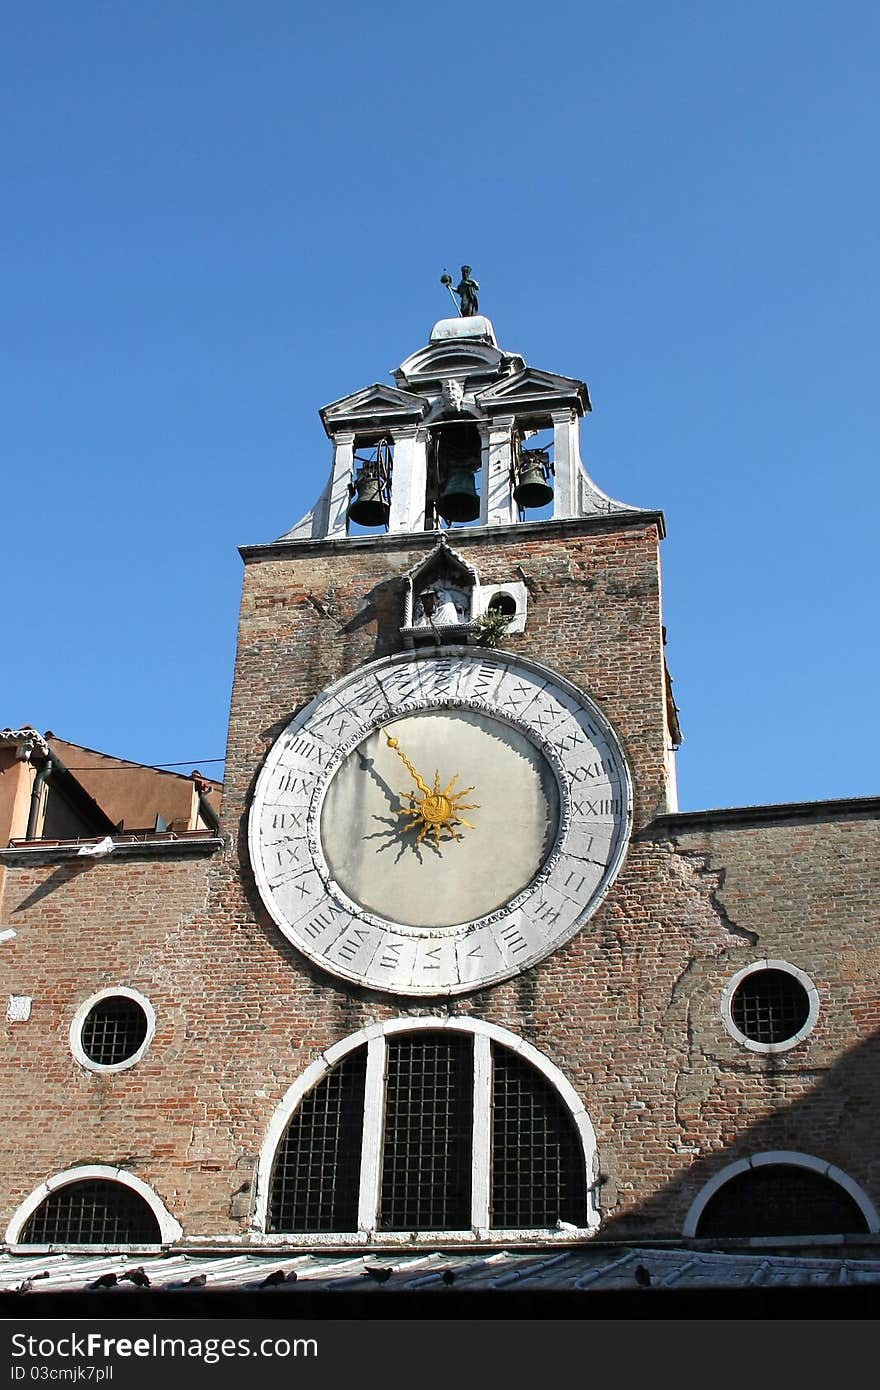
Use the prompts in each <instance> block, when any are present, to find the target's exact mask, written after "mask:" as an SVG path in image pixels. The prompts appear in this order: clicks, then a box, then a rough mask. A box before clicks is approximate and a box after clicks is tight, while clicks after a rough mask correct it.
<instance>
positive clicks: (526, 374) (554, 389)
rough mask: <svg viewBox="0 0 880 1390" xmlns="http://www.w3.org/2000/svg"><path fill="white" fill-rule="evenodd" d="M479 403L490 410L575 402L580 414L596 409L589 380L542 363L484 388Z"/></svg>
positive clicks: (570, 404) (520, 408) (529, 407)
mask: <svg viewBox="0 0 880 1390" xmlns="http://www.w3.org/2000/svg"><path fill="white" fill-rule="evenodd" d="M477 404H478V405H479V406H480V407H482V408H483V409H484V410H488V411H495V410H523V409H540V408H541V407H542V406H543V407H545V408H547V409H550V408H552V407H553V406H554V405H555V406H557V407H558V406H573V407H574V409H575V410H577V412H578V414H579V415H583V414H584V413H585V412H586V411H588V410H591V409H592V406H591V405H590V393H589V391H588V390H587V384H586V382H584V381H578V380H576V378H575V377H571V376H557V374H556V373H555V372H543V371H541V369H540V368H539V367H525V368H524V369H523V370H522V371H520V372H514V374H513V375H512V376H508V377H505V379H504V380H503V381H499V382H498V383H497V384H496V385H495V386H490V387H488V389H487V390H485V391H481V392H480V393H479V395H478V396H477Z"/></svg>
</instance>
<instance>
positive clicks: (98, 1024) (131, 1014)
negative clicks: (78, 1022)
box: [81, 994, 147, 1067]
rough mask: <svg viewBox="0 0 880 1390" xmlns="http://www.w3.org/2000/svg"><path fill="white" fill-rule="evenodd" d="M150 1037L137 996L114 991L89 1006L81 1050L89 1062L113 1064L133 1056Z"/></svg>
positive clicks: (105, 1065)
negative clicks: (128, 995)
mask: <svg viewBox="0 0 880 1390" xmlns="http://www.w3.org/2000/svg"><path fill="white" fill-rule="evenodd" d="M146 1036H147V1016H146V1014H145V1013H144V1011H143V1009H142V1008H141V1006H140V1004H139V1003H138V1002H137V1000H136V999H129V998H127V997H126V996H125V995H124V994H114V995H111V996H109V997H108V998H106V999H99V1000H98V1002H97V1004H95V1005H94V1006H93V1008H91V1009H89V1012H88V1013H87V1014H86V1017H85V1021H84V1022H83V1026H82V1033H81V1041H82V1049H83V1052H84V1053H85V1055H86V1056H87V1057H88V1059H89V1061H90V1062H95V1063H96V1064H98V1065H99V1066H102V1067H113V1066H116V1065H118V1063H119V1062H127V1061H128V1059H129V1057H133V1056H134V1055H135V1053H136V1052H137V1050H138V1048H139V1047H140V1046H141V1044H142V1043H143V1041H144V1038H145V1037H146Z"/></svg>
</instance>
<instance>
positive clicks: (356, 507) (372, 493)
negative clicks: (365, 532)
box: [348, 463, 391, 526]
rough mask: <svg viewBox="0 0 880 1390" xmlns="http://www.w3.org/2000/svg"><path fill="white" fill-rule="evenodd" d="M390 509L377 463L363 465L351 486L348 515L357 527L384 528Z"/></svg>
mask: <svg viewBox="0 0 880 1390" xmlns="http://www.w3.org/2000/svg"><path fill="white" fill-rule="evenodd" d="M390 511H391V508H390V506H389V504H388V498H387V495H386V491H385V488H384V487H383V484H382V478H381V477H380V475H379V465H378V464H377V463H365V464H363V465H362V466H361V467H360V468H359V469H358V471H357V476H356V477H355V480H354V483H353V484H352V500H351V502H350V503H349V505H348V515H349V517H350V519H351V520H352V521H356V522H357V524H358V526H386V525H387V524H388V517H389V514H390Z"/></svg>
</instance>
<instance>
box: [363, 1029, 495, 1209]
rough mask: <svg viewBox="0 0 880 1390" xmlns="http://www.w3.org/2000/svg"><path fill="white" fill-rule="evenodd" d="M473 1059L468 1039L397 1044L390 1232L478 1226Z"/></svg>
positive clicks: (389, 1105) (390, 1104) (391, 1100)
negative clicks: (473, 1197)
mask: <svg viewBox="0 0 880 1390" xmlns="http://www.w3.org/2000/svg"><path fill="white" fill-rule="evenodd" d="M473 1058H474V1049H473V1040H472V1039H471V1038H468V1037H450V1036H445V1035H443V1034H439V1033H428V1034H421V1035H419V1036H418V1037H401V1038H394V1039H392V1040H389V1043H388V1056H387V1068H386V1083H385V1133H384V1145H383V1159H382V1197H381V1204H380V1219H379V1224H380V1226H381V1227H382V1229H384V1230H387V1231H401V1230H404V1231H443V1230H446V1231H454V1230H465V1229H468V1228H469V1227H470V1224H471V1181H472V1175H471V1166H472V1151H473V1138H472V1130H473V1093H474V1061H473Z"/></svg>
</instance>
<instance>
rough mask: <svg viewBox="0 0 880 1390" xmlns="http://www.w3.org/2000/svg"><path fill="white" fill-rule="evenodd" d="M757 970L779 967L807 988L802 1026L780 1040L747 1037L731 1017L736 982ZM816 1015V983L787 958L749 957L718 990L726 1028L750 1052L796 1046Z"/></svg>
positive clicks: (785, 1049)
mask: <svg viewBox="0 0 880 1390" xmlns="http://www.w3.org/2000/svg"><path fill="white" fill-rule="evenodd" d="M759 970H781V971H782V972H783V973H784V974H786V975H792V976H794V978H795V979H796V980H797V981H798V983H799V984H800V985H802V987H803V989H804V990H805V992H806V995H807V1000H808V1013H807V1017H806V1021H805V1022H804V1024H803V1026H802V1027H801V1028H799V1029H798V1031H797V1032H796V1033H794V1034H792V1036H791V1037H790V1038H786V1039H785V1040H784V1041H783V1042H778V1043H762V1042H756V1041H755V1039H754V1038H748V1037H746V1035H745V1033H743V1032H741V1031H740V1029H739V1028H737V1026H736V1024H735V1023H734V1021H733V1014H732V1012H731V1009H732V1005H733V996H734V995H735V993H736V991H737V990H738V989H739V986H740V985H741V984H742V982H743V980H745V979H746V978H747V977H748V976H749V975H754V974H757V972H758V971H759ZM818 1017H819V991H818V990H817V988H816V986H815V985H814V984H813V981H812V980H811V979H810V977H809V975H808V974H807V973H806V972H805V971H803V970H800V969H799V968H798V967H797V966H796V965H792V964H791V963H790V962H789V961H787V960H753V961H750V962H749V964H748V965H744V966H743V967H742V969H741V970H738V971H737V972H736V974H735V975H734V976H732V978H731V979H729V980H728V982H727V984H726V985H725V986H724V989H723V990H722V992H721V1021H722V1023H723V1024H724V1027H725V1028H726V1029H727V1031H728V1033H729V1034H730V1036H731V1037H732V1038H733V1039H734V1040H735V1041H736V1042H738V1043H739V1044H740V1045H741V1046H742V1047H747V1048H749V1050H750V1051H751V1052H765V1053H772V1052H787V1051H788V1050H789V1048H791V1047H797V1045H798V1043H800V1042H803V1040H804V1038H806V1037H807V1036H808V1035H809V1034H810V1033H811V1032H812V1031H813V1028H814V1027H815V1025H816V1020H817V1018H818Z"/></svg>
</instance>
